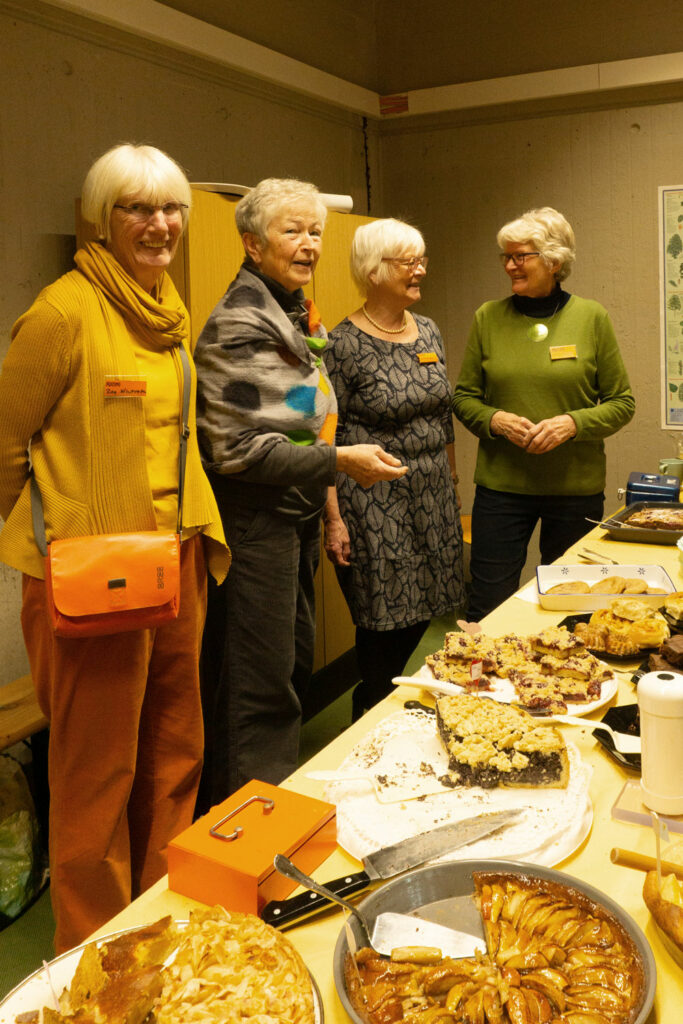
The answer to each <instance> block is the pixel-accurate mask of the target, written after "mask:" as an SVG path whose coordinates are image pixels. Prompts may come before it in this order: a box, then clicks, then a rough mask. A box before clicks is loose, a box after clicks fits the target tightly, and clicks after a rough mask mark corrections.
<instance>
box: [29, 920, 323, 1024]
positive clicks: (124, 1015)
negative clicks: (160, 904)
mask: <svg viewBox="0 0 683 1024" xmlns="http://www.w3.org/2000/svg"><path fill="white" fill-rule="evenodd" d="M173 951H175V956H174V959H173V961H172V962H170V963H169V964H168V965H167V966H164V961H165V960H167V958H169V954H171V953H173ZM314 1017H315V1011H314V1002H313V987H312V983H311V978H310V975H309V973H308V971H307V969H306V966H305V964H304V962H303V960H302V959H301V957H300V956H299V954H298V952H297V951H296V950H295V948H294V947H293V946H292V944H291V942H290V941H289V939H288V938H286V936H284V935H283V934H282V933H281V932H278V931H276V930H275V929H274V928H272V927H271V926H270V925H267V924H265V922H263V921H261V920H260V919H259V918H258V917H255V916H254V915H253V914H243V913H238V912H236V911H227V910H225V909H224V908H223V907H213V908H206V909H203V910H193V911H191V914H190V921H189V923H188V924H187V927H176V926H175V925H174V924H173V922H172V920H171V918H170V917H165V918H162V920H161V921H158V922H157V923H156V924H154V925H150V926H148V927H146V928H141V929H136V930H134V931H130V932H126V933H124V934H122V935H120V936H118V937H117V938H114V939H111V940H109V939H107V940H104V941H102V942H100V943H99V944H97V943H94V942H93V943H90V944H89V945H87V946H86V947H85V949H84V951H83V953H82V955H81V958H80V960H79V963H78V966H77V967H76V971H75V973H74V977H73V979H72V982H71V984H70V986H69V988H68V989H65V990H64V992H63V993H62V994H61V996H60V998H59V1009H54V1010H53V1009H50V1008H49V1007H45V1008H43V1010H42V1016H41V1012H40V1011H38V1010H36V1011H35V1012H30V1013H22V1014H20V1015H19V1016H18V1017H17V1018H16V1021H17V1024H37V1022H38V1021H39V1020H40V1021H41V1024H67V1022H68V1024H143V1021H144V1022H145V1024H171V1022H173V1024H178V1022H181V1021H182V1022H183V1024H194V1022H207V1024H208V1022H209V1021H210V1022H212V1024H213V1022H219V1021H228V1022H231V1024H246V1022H247V1021H248V1020H250V1019H254V1020H257V1021H268V1020H277V1021H278V1024H313V1021H314Z"/></svg>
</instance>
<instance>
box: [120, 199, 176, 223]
mask: <svg viewBox="0 0 683 1024" xmlns="http://www.w3.org/2000/svg"><path fill="white" fill-rule="evenodd" d="M114 209H115V210H123V212H124V213H127V214H128V216H129V217H132V219H133V220H137V221H140V222H142V221H147V220H151V219H152V217H153V216H154V215H155V214H156V212H157V211H158V210H161V213H162V214H163V217H164V220H175V219H176V218H177V217H180V216H181V214H182V212H183V210H187V203H164V204H163V205H162V206H152V205H151V204H150V203H131V204H130V206H124V205H123V203H114Z"/></svg>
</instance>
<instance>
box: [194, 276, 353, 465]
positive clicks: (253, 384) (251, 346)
mask: <svg viewBox="0 0 683 1024" xmlns="http://www.w3.org/2000/svg"><path fill="white" fill-rule="evenodd" d="M315 320H316V318H315V315H313V316H310V315H309V329H310V330H311V331H312V333H313V337H311V338H309V339H306V338H305V337H304V336H303V335H302V334H301V333H300V331H298V330H297V328H296V327H295V326H294V325H293V324H292V323H291V322H290V321H289V319H288V318H287V315H286V314H285V312H284V310H283V309H282V308H281V307H280V305H279V304H278V303H277V301H276V300H275V298H274V297H273V295H272V294H271V292H270V291H269V290H268V288H267V286H266V285H265V284H264V282H263V281H261V280H260V279H259V278H258V277H257V276H256V275H255V274H252V273H250V272H249V270H247V269H246V268H245V267H242V269H241V270H240V272H239V273H238V275H237V277H236V278H235V280H234V281H233V282H232V284H231V285H230V287H229V288H228V290H227V292H226V293H225V295H224V296H223V298H222V299H221V301H220V302H219V303H218V305H217V306H216V308H215V309H214V311H213V312H212V314H211V316H210V317H209V319H208V320H207V322H206V324H205V326H204V329H203V330H202V333H201V334H200V336H199V340H198V341H197V348H196V351H195V354H194V358H195V364H196V367H197V427H198V430H199V435H200V439H201V447H202V455H203V458H204V459H205V462H206V464H207V465H208V467H209V468H210V469H213V470H214V471H216V472H218V473H239V472H241V471H242V470H244V469H247V468H248V467H249V466H251V465H253V464H254V463H255V462H258V461H259V459H261V458H263V457H264V455H265V454H266V453H267V452H268V451H269V450H270V448H272V447H273V445H275V444H280V443H282V442H283V441H285V440H286V441H288V442H290V443H292V444H304V445H310V444H321V443H323V444H331V443H332V441H333V439H334V429H335V426H336V420H337V401H336V398H335V396H334V391H333V390H332V386H331V384H330V381H329V377H328V376H327V371H326V370H325V367H324V364H323V362H322V359H321V355H320V351H321V349H322V348H324V347H325V339H326V337H327V333H326V331H325V328H324V327H323V326H322V325H321V324H320V323H319V321H318V322H317V324H316V325H315V326H314V323H315Z"/></svg>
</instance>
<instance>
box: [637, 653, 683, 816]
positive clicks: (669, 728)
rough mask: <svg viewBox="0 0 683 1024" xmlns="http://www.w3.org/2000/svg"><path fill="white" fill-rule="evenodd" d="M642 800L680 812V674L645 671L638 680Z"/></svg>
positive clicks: (663, 811)
mask: <svg viewBox="0 0 683 1024" xmlns="http://www.w3.org/2000/svg"><path fill="white" fill-rule="evenodd" d="M638 707H639V709H640V741H641V779H640V788H641V790H642V794H643V803H644V804H645V806H646V807H649V808H650V810H652V811H657V812H658V813H661V814H683V674H681V673H680V672H648V673H646V675H644V676H642V678H641V679H640V681H639V682H638Z"/></svg>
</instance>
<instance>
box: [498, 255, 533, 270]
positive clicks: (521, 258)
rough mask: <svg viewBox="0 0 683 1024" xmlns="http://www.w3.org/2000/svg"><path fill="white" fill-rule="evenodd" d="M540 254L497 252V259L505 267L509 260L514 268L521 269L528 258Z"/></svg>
mask: <svg viewBox="0 0 683 1024" xmlns="http://www.w3.org/2000/svg"><path fill="white" fill-rule="evenodd" d="M540 255H541V254H540V252H499V253H498V259H499V260H500V262H501V263H502V264H503V266H504V267H507V265H508V263H509V262H510V260H512V262H513V263H514V265H515V266H516V267H523V266H524V264H525V263H526V261H527V260H528V259H529V257H530V256H540Z"/></svg>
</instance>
